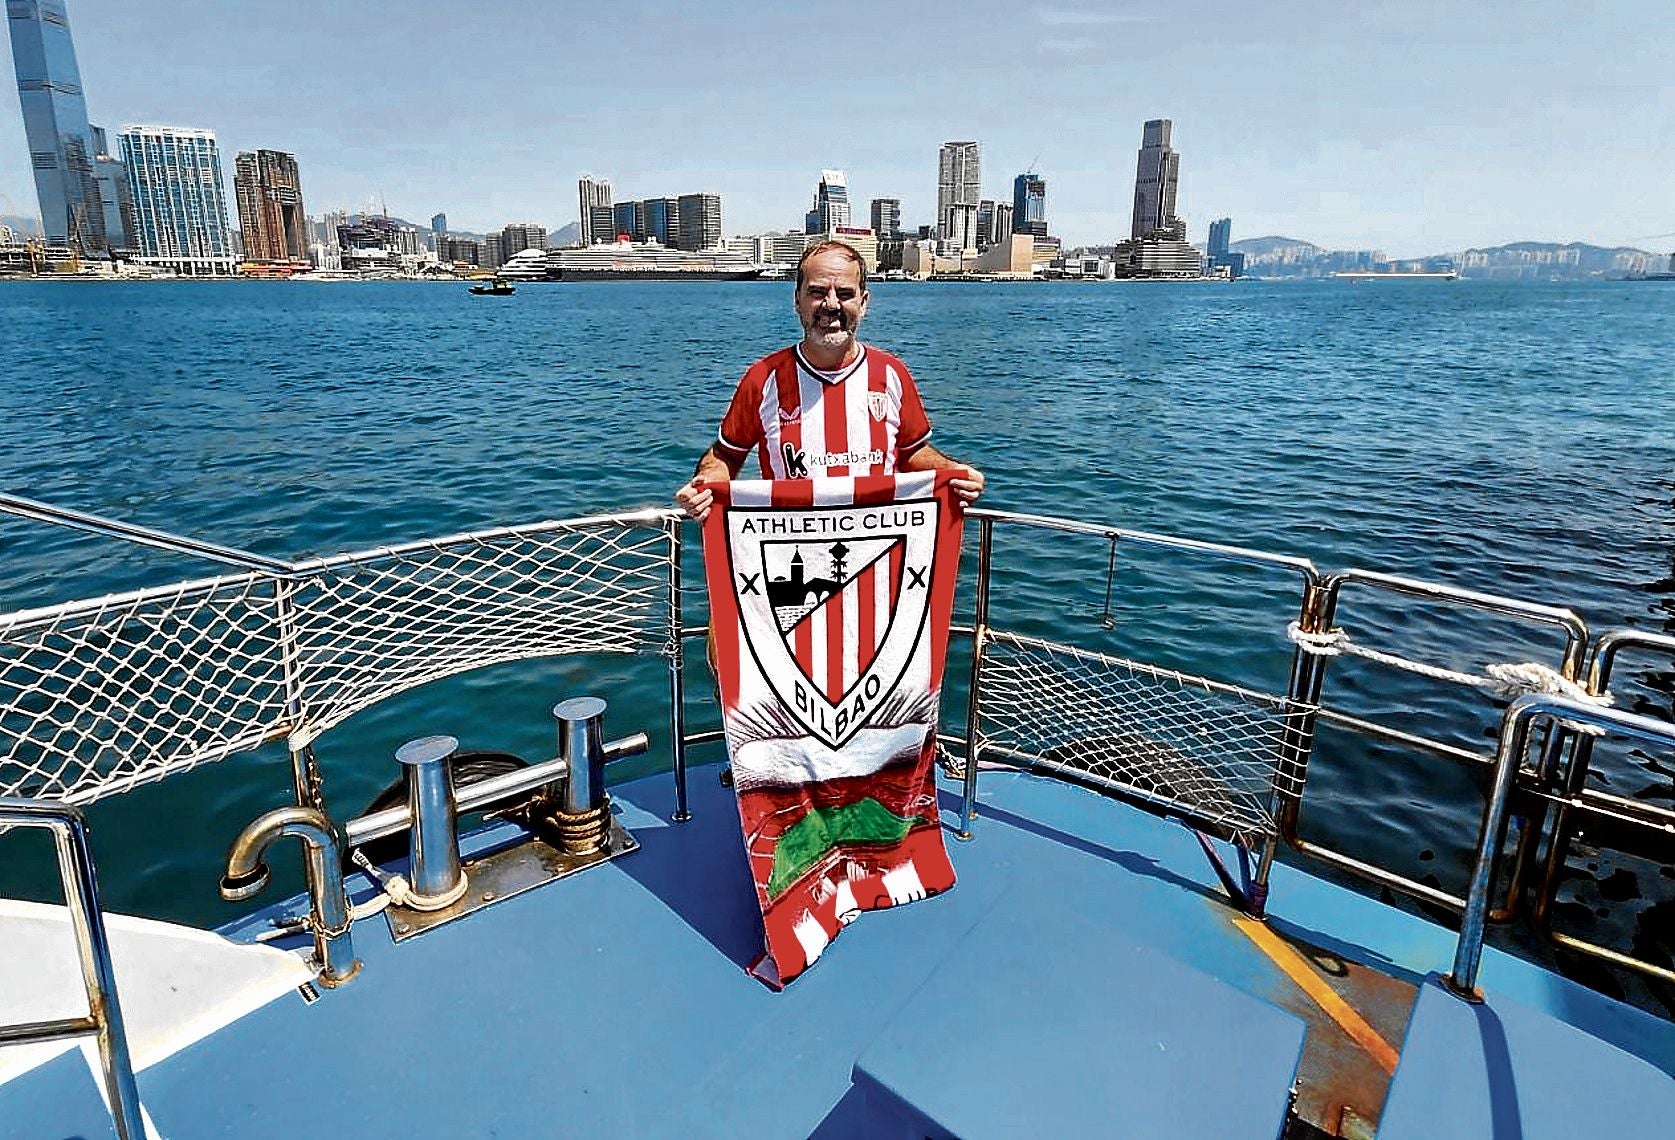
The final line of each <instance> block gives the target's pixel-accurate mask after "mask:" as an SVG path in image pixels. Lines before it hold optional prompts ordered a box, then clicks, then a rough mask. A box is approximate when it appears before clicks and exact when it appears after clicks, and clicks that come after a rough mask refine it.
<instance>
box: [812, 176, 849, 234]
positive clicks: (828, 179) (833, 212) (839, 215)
mask: <svg viewBox="0 0 1675 1140" xmlns="http://www.w3.org/2000/svg"><path fill="white" fill-rule="evenodd" d="M848 226H849V184H848V183H847V182H846V181H845V180H844V177H843V171H841V170H822V171H821V172H820V184H819V185H818V186H816V187H815V188H814V208H813V209H811V210H809V212H808V214H807V216H806V217H805V218H804V219H803V232H804V233H810V234H826V233H831V232H833V231H834V230H840V229H847V228H848Z"/></svg>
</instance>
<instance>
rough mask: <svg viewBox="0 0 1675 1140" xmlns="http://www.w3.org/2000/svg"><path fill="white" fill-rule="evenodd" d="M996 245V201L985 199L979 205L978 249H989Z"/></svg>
mask: <svg viewBox="0 0 1675 1140" xmlns="http://www.w3.org/2000/svg"><path fill="white" fill-rule="evenodd" d="M994 243H995V200H994V199H993V198H984V199H983V200H982V201H981V202H978V203H977V248H978V250H979V251H982V250H985V249H988V248H989V247H990V246H991V245H993V244H994Z"/></svg>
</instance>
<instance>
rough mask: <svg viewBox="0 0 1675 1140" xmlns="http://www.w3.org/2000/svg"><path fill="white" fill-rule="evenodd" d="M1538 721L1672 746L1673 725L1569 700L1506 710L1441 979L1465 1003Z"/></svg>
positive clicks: (1539, 699) (1540, 696) (1529, 701)
mask: <svg viewBox="0 0 1675 1140" xmlns="http://www.w3.org/2000/svg"><path fill="white" fill-rule="evenodd" d="M1537 717H1553V718H1563V719H1565V720H1569V721H1574V722H1577V723H1580V724H1585V725H1594V726H1596V727H1600V728H1605V729H1607V730H1609V731H1611V732H1613V733H1617V734H1620V735H1623V736H1628V737H1632V738H1634V739H1638V740H1641V741H1645V742H1647V743H1654V744H1662V745H1665V746H1675V725H1670V724H1668V723H1666V722H1664V721H1659V720H1653V719H1652V718H1651V717H1646V716H1640V715H1637V714H1635V713H1625V712H1617V711H1614V710H1611V709H1607V708H1603V707H1601V706H1598V705H1590V704H1585V703H1583V702H1581V701H1576V700H1572V699H1570V698H1568V697H1556V696H1550V695H1548V694H1545V693H1527V694H1525V695H1524V696H1521V697H1519V698H1517V699H1516V700H1514V701H1513V702H1512V703H1511V704H1510V705H1509V706H1507V710H1506V715H1505V716H1504V717H1503V718H1502V720H1501V731H1500V743H1499V746H1498V747H1497V749H1496V751H1495V779H1494V784H1493V786H1492V789H1491V791H1490V795H1489V802H1488V803H1487V804H1486V805H1484V809H1483V824H1482V830H1481V831H1480V832H1479V833H1478V838H1477V858H1476V861H1475V863H1474V864H1473V867H1472V876H1471V890H1470V891H1469V892H1468V894H1467V895H1466V910H1465V917H1464V918H1463V919H1462V920H1461V923H1460V939H1459V941H1458V942H1457V943H1456V944H1455V948H1454V967H1453V969H1452V971H1450V973H1449V974H1448V976H1447V977H1446V978H1444V979H1443V981H1444V982H1446V983H1447V985H1448V987H1449V988H1450V989H1451V990H1453V991H1454V992H1455V993H1456V994H1458V995H1459V996H1460V997H1462V998H1465V999H1467V1000H1468V1001H1478V1000H1481V999H1482V994H1481V992H1480V991H1479V990H1478V988H1477V970H1478V966H1479V965H1480V964H1481V962H1482V958H1483V930H1484V925H1485V924H1486V922H1487V921H1488V917H1489V892H1490V890H1491V889H1492V888H1493V886H1494V881H1495V862H1496V860H1497V858H1498V857H1499V855H1500V847H1501V832H1502V829H1503V828H1504V827H1505V825H1506V814H1507V802H1508V800H1509V798H1510V796H1511V792H1512V784H1513V780H1514V779H1515V777H1516V776H1517V774H1518V768H1519V766H1520V764H1521V763H1522V761H1523V757H1524V753H1525V751H1527V750H1528V748H1529V732H1530V724H1531V722H1533V721H1534V720H1535V719H1536V718H1537Z"/></svg>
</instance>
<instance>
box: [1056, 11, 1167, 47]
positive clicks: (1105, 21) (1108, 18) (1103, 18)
mask: <svg viewBox="0 0 1675 1140" xmlns="http://www.w3.org/2000/svg"><path fill="white" fill-rule="evenodd" d="M1033 11H1034V13H1035V18H1036V19H1037V20H1039V21H1040V22H1041V23H1043V24H1046V25H1047V26H1048V27H1050V28H1088V27H1095V26H1099V25H1110V24H1152V23H1156V22H1157V18H1156V17H1155V16H1147V15H1142V14H1141V13H1139V12H1098V11H1088V10H1087V9H1083V8H1036V9H1034V10H1033ZM1065 42H1073V41H1065Z"/></svg>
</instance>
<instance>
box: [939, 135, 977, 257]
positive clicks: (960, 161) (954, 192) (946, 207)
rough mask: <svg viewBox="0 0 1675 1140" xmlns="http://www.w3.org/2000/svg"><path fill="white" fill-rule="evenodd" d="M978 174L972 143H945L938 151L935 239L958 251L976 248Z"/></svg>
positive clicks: (974, 148) (974, 149) (974, 147)
mask: <svg viewBox="0 0 1675 1140" xmlns="http://www.w3.org/2000/svg"><path fill="white" fill-rule="evenodd" d="M981 173H982V172H981V160H980V157H979V155H978V148H977V144H976V143H975V142H945V143H943V144H942V149H941V150H939V151H938V152H937V156H936V226H937V236H938V237H940V238H942V239H943V240H944V241H948V242H952V243H954V244H955V245H957V246H959V247H960V248H961V249H975V248H976V245H977V203H978V201H979V200H980V199H981V197H982V191H981V189H980V183H981Z"/></svg>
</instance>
